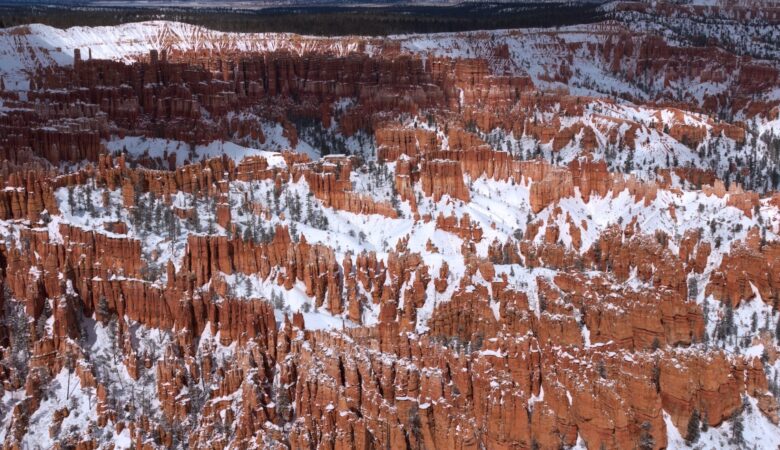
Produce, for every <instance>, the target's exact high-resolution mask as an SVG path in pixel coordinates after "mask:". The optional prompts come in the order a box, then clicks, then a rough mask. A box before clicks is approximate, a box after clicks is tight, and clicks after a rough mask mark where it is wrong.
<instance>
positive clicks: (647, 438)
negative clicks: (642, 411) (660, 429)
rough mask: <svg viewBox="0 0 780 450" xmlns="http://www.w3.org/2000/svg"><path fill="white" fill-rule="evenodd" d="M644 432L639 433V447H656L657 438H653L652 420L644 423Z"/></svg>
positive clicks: (645, 449) (648, 449)
mask: <svg viewBox="0 0 780 450" xmlns="http://www.w3.org/2000/svg"><path fill="white" fill-rule="evenodd" d="M641 428H642V432H641V433H640V434H639V448H640V449H641V450H653V449H654V448H655V439H653V435H652V433H650V431H651V430H652V428H653V427H652V425H650V422H644V423H642V427H641Z"/></svg>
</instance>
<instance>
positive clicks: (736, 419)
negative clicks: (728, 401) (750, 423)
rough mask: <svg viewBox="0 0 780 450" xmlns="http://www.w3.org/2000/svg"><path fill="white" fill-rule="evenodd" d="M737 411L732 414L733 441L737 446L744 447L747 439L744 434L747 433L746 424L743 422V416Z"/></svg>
mask: <svg viewBox="0 0 780 450" xmlns="http://www.w3.org/2000/svg"><path fill="white" fill-rule="evenodd" d="M740 412H741V411H740V410H739V409H737V410H735V411H734V413H733V414H731V439H732V442H734V443H735V444H737V445H743V444H744V443H745V437H744V436H743V432H744V431H745V424H744V423H743V422H742V414H740Z"/></svg>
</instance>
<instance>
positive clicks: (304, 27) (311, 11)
mask: <svg viewBox="0 0 780 450" xmlns="http://www.w3.org/2000/svg"><path fill="white" fill-rule="evenodd" d="M601 19H603V14H602V12H601V11H599V10H598V8H597V5H596V4H593V3H587V4H570V3H523V4H522V5H518V4H507V3H481V2H480V3H464V4H459V5H453V6H398V5H391V6H379V7H365V6H306V7H272V8H265V9H257V10H248V9H234V8H210V7H203V8H192V7H176V8H174V7H154V8H152V7H116V6H93V5H81V6H79V5H74V6H58V5H47V4H18V3H5V4H4V3H2V2H0V28H5V27H11V26H15V25H21V24H29V23H43V24H46V25H50V26H54V27H57V28H69V27H72V26H104V25H118V24H122V23H128V22H141V21H147V20H170V21H177V22H186V23H190V24H194V25H201V26H206V27H208V28H211V29H215V30H220V31H232V32H290V33H298V34H306V35H317V36H344V35H364V36H383V35H391V34H404V33H441V32H455V31H469V30H490V29H507V28H532V27H555V26H565V25H573V24H580V23H593V22H597V21H599V20H601Z"/></svg>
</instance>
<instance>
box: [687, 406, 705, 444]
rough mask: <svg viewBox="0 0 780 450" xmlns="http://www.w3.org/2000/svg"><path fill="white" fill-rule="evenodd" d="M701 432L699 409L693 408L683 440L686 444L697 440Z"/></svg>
mask: <svg viewBox="0 0 780 450" xmlns="http://www.w3.org/2000/svg"><path fill="white" fill-rule="evenodd" d="M700 434H701V418H700V417H699V410H698V409H695V408H694V410H693V412H692V413H691V418H690V420H688V433H687V434H686V435H685V441H686V442H687V443H688V444H693V443H695V442H696V441H698V440H699V435H700Z"/></svg>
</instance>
